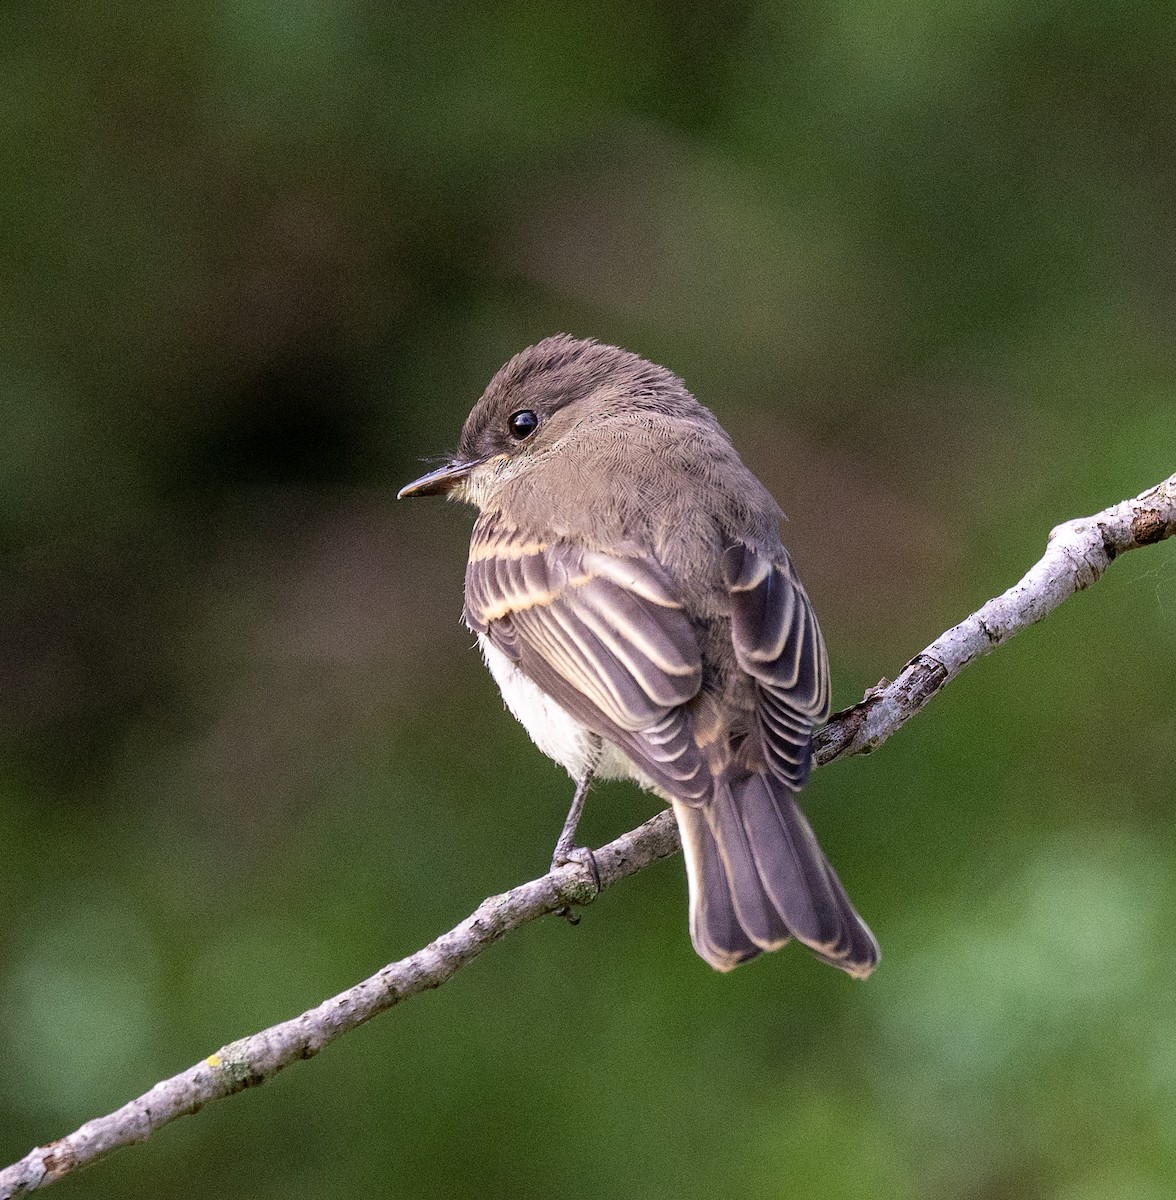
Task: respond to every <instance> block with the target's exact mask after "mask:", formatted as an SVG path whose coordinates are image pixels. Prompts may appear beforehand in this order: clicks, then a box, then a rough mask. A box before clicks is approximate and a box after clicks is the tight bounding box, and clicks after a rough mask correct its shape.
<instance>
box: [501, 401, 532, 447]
mask: <svg viewBox="0 0 1176 1200" xmlns="http://www.w3.org/2000/svg"><path fill="white" fill-rule="evenodd" d="M507 425H508V426H509V427H510V436H511V437H513V438H517V439H518V440H519V441H520V442H521V441H522V440H523V438H525V437H530V436H531V434H533V433H534V432H535V430H536V429H538V428H539V418H538V417H537V416H536V415H535V414H534V413H533V412H532V411H531V410H530V409H529V408H524V409H520V410H519V411H518V412H517V413H511V414H510V419H509V420H508V421H507Z"/></svg>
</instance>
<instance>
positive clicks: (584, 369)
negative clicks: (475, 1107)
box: [399, 334, 880, 978]
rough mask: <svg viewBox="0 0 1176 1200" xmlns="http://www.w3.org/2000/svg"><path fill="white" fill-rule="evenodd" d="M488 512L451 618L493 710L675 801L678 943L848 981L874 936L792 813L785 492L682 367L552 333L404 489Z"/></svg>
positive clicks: (801, 726) (796, 723)
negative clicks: (791, 954)
mask: <svg viewBox="0 0 1176 1200" xmlns="http://www.w3.org/2000/svg"><path fill="white" fill-rule="evenodd" d="M422 495H445V496H447V497H449V498H451V499H457V500H461V501H465V502H467V503H469V504H472V505H474V506H475V507H476V508H477V509H478V510H479V511H478V514H477V516H476V518H475V522H474V527H473V533H472V536H471V539H470V549H469V561H468V564H467V569H466V575H465V598H464V606H463V619H464V621H465V624H466V625H467V626H468V627H469V629H470V630H471V631H472V632H473V633H474V634H475V635H476V637H477V641H478V643H479V645H480V647H481V650H482V654H483V656H484V658H485V660H486V664H487V666H488V667H489V670H490V673H491V675H492V676H493V677H494V679H495V681H496V682H497V684H498V687H499V689H500V691H501V693H502V697H503V700H504V701H505V704H506V707H507V708H508V709H509V710H510V711H511V712H512V713H513V714H514V716H515V717H516V718H517V719H518V720H519V721H520V722H521V723H522V725H523V726H524V727H525V729H526V731H527V732H528V734H529V735H530V737H531V739H532V740H533V741H534V743H535V744H536V746H538V748H539V749H540V750H541V751H542V752H543V753H544V754H546V755H547V756H548V757H549V758H551V759H553V760H554V761H555V762H557V763H559V764H560V765H561V766H563V767H564V768H565V769H566V770H567V772H568V774H569V775H570V776H571V778H572V780H573V781H574V782H575V785H576V786H575V793H574V796H573V802H572V806H571V810H570V811H569V813H568V819H567V821H566V822H565V825H564V828H563V831H562V833H561V835H560V838H559V840H558V842H557V844H556V853H555V856H554V858H553V865H555V866H558V865H560V864H561V863H564V862H567V861H568V860H569V859H570V858H573V857H575V855H576V853H577V849H576V847H575V843H574V838H575V831H576V827H577V823H578V821H579V817H580V813H581V811H582V808H583V804H584V798H585V796H586V794H587V791H588V787H589V785H590V784H591V783H592V781H593V780H595V779H628V780H632V781H633V782H635V783H636V784H638V785H639V786H640V787H641V788H643V789H646V790H648V791H651V792H653V793H655V794H656V795H657V796H659V797H660V798H661V799H663V800H664V801H666V802H668V804H669V805H670V806H671V807H672V809H673V812H674V815H675V817H676V819H677V824H678V829H679V833H680V835H681V842H682V847H683V851H684V856H685V860H686V873H687V881H688V889H689V926H690V936H691V940H692V942H693V945H694V948H695V950H696V951H697V953H698V954H699V955H700V956H701V957H702V958H703V959H704V960H705V961H706V962H707V963H709V964H710V965H711V966H712V967H714V968H715V969H716V970H718V971H729V970H731V969H732V968H734V967H736V966H738V965H739V964H740V963H743V962H746V961H748V960H749V959H752V958H754V957H756V956H757V955H759V954H761V953H762V952H763V951H770V950H776V949H778V948H779V947H781V946H783V945H784V944H785V943H787V942H788V941H790V940H791V939H795V940H796V941H798V942H800V943H802V944H803V945H805V946H807V947H808V948H809V949H810V950H811V951H812V953H813V954H814V955H815V956H816V957H817V958H818V959H820V960H821V961H822V962H825V963H828V964H830V965H831V966H834V967H837V968H839V969H840V970H842V971H844V972H846V973H847V974H848V975H850V976H852V977H854V978H865V977H866V976H868V975H869V974H870V973H871V972H872V971H873V970H874V968H875V966H876V965H877V964H878V961H879V957H880V952H879V948H878V943H877V941H876V940H875V939H874V936H873V934H872V933H871V932H870V930H869V928H868V927H867V926H866V924H865V922H864V921H863V920H862V918H861V917H860V916H859V915H858V913H857V911H856V910H855V909H854V907H853V905H852V904H851V902H850V900H849V898H848V896H847V895H846V892H845V889H844V888H843V887H842V884H841V881H840V879H839V878H838V877H837V874H836V872H835V871H834V870H833V867H832V866H831V865H830V863H829V861H828V859H827V858H826V857H825V855H824V853H823V851H822V850H821V848H820V846H819V845H818V843H817V840H816V837H815V836H814V834H813V831H812V828H811V826H810V825H809V822H808V820H807V819H806V817H805V815H804V813H803V812H802V811H801V809H800V807H799V805H798V804H797V800H796V796H797V793H798V792H799V791H800V789H801V788H802V787H803V786H804V783H805V780H806V779H807V777H808V774H809V770H810V767H811V764H812V738H813V732H814V730H815V729H816V728H818V727H819V726H820V725H821V724H823V723H824V722H825V721H826V720H827V719H828V715H829V707H830V683H829V666H828V657H827V654H826V650H825V644H824V640H823V638H822V636H821V631H820V628H819V626H818V624H817V618H816V616H815V614H814V612H813V608H812V604H811V603H810V601H809V598H808V595H807V593H806V592H805V589H804V587H803V585H802V584H801V582H800V579H799V577H798V575H797V573H796V570H795V568H794V566H793V564H792V560H791V558H790V556H789V554H788V552H787V550H786V549H785V547H784V545H783V542H782V541H781V536H780V523H781V521H782V519H783V513H782V512H781V510H780V508H779V506H778V505H777V503H776V501H775V500H774V499H773V498H772V496H771V494H770V493H769V492H768V490H767V489H766V488H765V487H764V485H763V484H762V483H761V482H760V481H759V480H758V479H757V478H756V476H755V475H754V474H753V473H752V472H751V471H750V470H749V469H748V468H747V467H746V466H745V465H744V463H743V461H742V459H741V458H740V457H739V455H738V453H737V452H736V450H735V448H734V446H733V444H732V442H731V439H730V438H729V436H728V435H727V433H726V432H725V431H724V430H723V428H722V427H721V426H720V424H719V422H718V420H717V419H716V418H715V416H714V415H713V414H712V413H711V411H710V410H709V409H708V408H706V407H704V406H703V405H702V404H701V403H699V402H698V401H697V400H696V399H695V398H694V396H693V395H692V394H691V393H690V392H689V391H688V390H687V388H686V385H685V384H684V383H683V381H682V380H681V379H680V378H679V377H678V376H677V375H675V374H674V373H673V372H672V371H670V370H668V369H667V368H665V367H661V366H658V365H656V364H655V363H652V362H650V361H648V360H646V359H644V358H642V357H640V356H639V355H637V354H635V353H632V352H630V351H627V350H623V349H621V348H619V347H617V346H611V345H606V344H604V343H601V342H598V341H595V340H593V339H582V338H575V337H572V336H570V335H568V334H556V335H554V336H551V337H547V338H544V339H543V340H542V341H540V342H537V343H536V344H535V345H533V346H530V347H528V348H527V349H525V350H523V351H521V352H520V353H518V354H516V355H515V356H514V357H513V358H512V359H510V361H509V362H507V363H506V364H505V366H503V367H502V368H501V369H500V370H499V371H498V372H497V374H495V375H494V377H493V378H492V379H491V381H490V383H489V385H488V386H487V388H486V390H485V392H484V393H483V395H482V396H481V398H480V399H479V400H478V401H477V403H476V404H475V405H474V406H473V409H472V410H471V412H470V414H469V417H468V418H467V420H466V422H465V425H464V427H463V428H462V431H461V435H460V438H459V440H458V443H457V449H456V451H455V453H453V454H452V455H451V456H449V458H448V459H447V460H446V461H445V462H444V463H443V465H441V466H440V467H437V468H435V469H433V470H431V471H429V472H428V473H427V474H425V475H422V476H421V477H420V478H419V479H416V480H414V481H413V482H412V483H409V484H408V485H406V486H405V487H404V488H402V489H401V490H400V492H399V496H400V497H407V496H422Z"/></svg>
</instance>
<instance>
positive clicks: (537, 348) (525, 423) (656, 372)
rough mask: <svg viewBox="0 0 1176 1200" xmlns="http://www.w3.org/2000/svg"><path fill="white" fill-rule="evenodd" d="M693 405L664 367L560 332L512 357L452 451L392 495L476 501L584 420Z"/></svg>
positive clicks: (695, 406) (548, 451)
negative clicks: (452, 452)
mask: <svg viewBox="0 0 1176 1200" xmlns="http://www.w3.org/2000/svg"><path fill="white" fill-rule="evenodd" d="M687 405H688V406H690V407H691V408H692V409H693V410H694V411H698V410H699V409H700V408H701V406H700V405H698V404H697V402H696V401H695V400H694V399H693V398H692V397H691V396H690V394H689V393H688V392H687V391H686V389H685V386H684V385H683V384H682V382H681V380H679V379H678V377H677V376H676V375H674V374H673V373H672V372H670V371H667V370H666V369H665V368H664V367H659V366H656V365H654V364H653V363H650V362H647V361H646V360H645V359H643V358H640V357H638V355H636V354H632V353H630V352H629V351H628V350H621V349H618V348H617V347H616V346H605V345H601V344H600V343H599V342H594V341H587V340H581V339H578V338H573V337H569V336H568V335H567V334H565V333H559V334H556V335H555V336H553V337H549V338H544V339H543V341H541V342H538V343H536V344H535V345H534V346H529V347H528V348H527V349H526V350H523V351H522V352H521V353H519V354H516V355H515V356H514V358H512V359H511V360H510V362H508V363H507V364H506V366H504V367H503V368H502V369H501V370H500V371H499V372H498V374H497V375H495V376H494V378H493V379H492V380H491V381H490V385H489V386H488V387H487V388H486V391H485V392H484V393H483V395H482V398H481V399H480V400H479V401H478V402H477V404H475V405H474V407H473V410H472V411H471V412H470V415H469V416H468V417H467V418H466V423H465V426H464V428H463V429H462V431H461V438H460V439H459V441H458V444H457V451H456V452H455V453H454V454H453V455H452V456H451V457H450V459H449V461H448V462H447V463H446V464H445V465H444V466H442V467H438V468H437V469H436V470H434V471H430V472H429V473H428V474H426V475H422V476H421V477H420V479H416V480H414V481H413V482H412V483H410V484H408V485H407V486H406V487H403V488H401V489H400V493H399V495H400V496H401V497H404V496H431V495H451V496H453V497H454V498H455V499H460V500H467V501H469V502H471V503H474V504H482V503H483V501H484V500H485V498H486V497H487V496H489V495H491V494H493V492H494V491H495V490H497V488H498V487H500V486H501V485H502V484H503V483H505V482H506V481H507V480H509V479H511V478H513V477H515V476H516V475H517V474H518V473H519V472H520V471H522V470H525V469H526V467H527V465H528V464H529V463H531V462H534V461H535V460H537V459H539V458H542V457H545V456H547V455H548V454H551V453H554V452H557V451H558V449H559V447H560V445H561V444H562V443H563V442H564V441H565V439H566V438H567V437H568V436H569V434H571V433H572V432H573V431H574V430H576V429H577V428H578V427H579V426H581V425H582V424H583V423H584V422H585V421H593V422H606V421H607V420H608V419H609V416H610V414H612V413H616V412H620V411H629V412H631V411H633V410H634V409H637V408H642V407H649V408H653V409H656V410H657V411H659V412H663V413H664V412H671V411H673V410H674V409H675V408H677V407H679V406H687Z"/></svg>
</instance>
